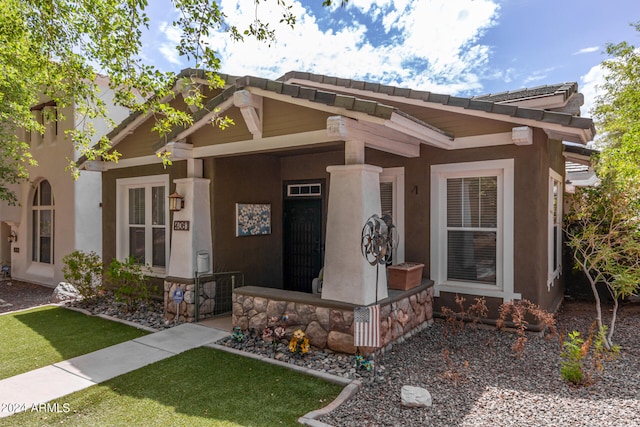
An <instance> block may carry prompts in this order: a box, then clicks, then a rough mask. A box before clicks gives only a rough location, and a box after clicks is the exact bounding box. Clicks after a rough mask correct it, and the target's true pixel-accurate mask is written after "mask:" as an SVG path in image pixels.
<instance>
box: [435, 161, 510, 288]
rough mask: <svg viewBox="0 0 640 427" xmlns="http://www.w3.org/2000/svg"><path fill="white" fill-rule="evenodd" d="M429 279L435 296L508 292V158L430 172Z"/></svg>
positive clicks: (454, 165)
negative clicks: (434, 285) (455, 293)
mask: <svg viewBox="0 0 640 427" xmlns="http://www.w3.org/2000/svg"><path fill="white" fill-rule="evenodd" d="M430 250H431V278H432V280H434V282H435V284H436V288H435V291H436V295H439V292H441V291H444V292H459V293H467V294H471V295H486V296H494V297H502V298H503V299H505V300H511V299H517V298H520V296H519V295H517V294H514V292H513V159H505V160H493V161H485V162H469V163H454V164H446V165H435V166H432V167H431V248H430Z"/></svg>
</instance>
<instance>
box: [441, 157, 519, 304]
mask: <svg viewBox="0 0 640 427" xmlns="http://www.w3.org/2000/svg"><path fill="white" fill-rule="evenodd" d="M478 176H497V177H498V212H497V213H498V227H497V228H498V232H497V236H496V284H495V285H487V284H479V283H470V282H462V281H452V280H447V255H446V254H447V232H446V224H447V222H446V217H447V215H446V209H447V179H448V178H465V177H478ZM513 236H514V160H513V159H502V160H489V161H480V162H466V163H450V164H442V165H433V166H431V242H430V245H431V246H430V252H431V256H430V262H431V280H433V281H434V284H435V286H434V291H435V296H439V295H440V292H452V293H464V294H469V295H482V296H487V297H497V298H502V299H503V300H504V301H512V300H514V299H521V298H522V296H521V295H520V294H519V293H518V294H517V293H515V292H514V265H513V264H514V255H513V240H514V239H513Z"/></svg>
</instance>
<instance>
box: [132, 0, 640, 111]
mask: <svg viewBox="0 0 640 427" xmlns="http://www.w3.org/2000/svg"><path fill="white" fill-rule="evenodd" d="M149 3H150V5H149V9H148V13H149V15H150V18H151V30H150V31H149V32H148V34H147V35H146V36H145V38H144V39H143V43H144V52H143V53H144V56H145V59H146V60H147V61H149V62H151V63H153V64H154V65H156V66H158V67H159V68H160V69H162V70H165V71H176V72H177V71H180V70H181V69H183V68H186V67H189V66H193V64H191V63H189V62H188V61H186V60H185V59H184V58H179V57H178V56H177V52H176V50H175V45H176V44H177V41H178V38H179V34H178V33H177V32H176V30H175V29H174V28H173V27H172V26H171V22H172V21H173V20H174V19H175V18H176V16H177V13H176V12H175V10H173V8H172V7H171V5H170V3H169V1H168V0H152V1H150V2H149ZM219 3H220V4H221V6H222V8H223V10H224V11H225V13H226V14H227V15H228V16H229V20H230V21H231V22H232V23H234V24H237V25H239V26H246V25H247V24H248V23H249V22H251V20H252V19H253V18H254V16H255V12H256V7H255V5H254V1H253V0H220V2H219ZM288 3H289V4H291V5H293V8H294V9H293V10H294V13H295V14H296V15H297V16H298V23H297V25H296V26H295V28H294V29H290V28H288V27H286V26H284V25H281V24H279V23H278V21H279V18H280V12H279V10H278V8H277V6H276V1H275V0H270V1H266V2H265V1H264V0H263V2H262V3H261V5H260V6H259V7H258V9H257V13H258V15H259V16H260V17H261V19H263V20H265V21H267V22H270V23H271V26H272V27H273V28H275V29H276V35H277V37H278V40H277V42H276V43H273V44H272V45H271V46H270V47H268V46H267V45H265V44H263V43H259V42H255V41H247V42H244V43H236V42H232V41H231V40H230V39H229V38H228V37H227V36H225V35H216V36H215V37H213V38H212V39H211V40H210V42H211V44H212V46H214V48H215V49H216V50H217V51H218V52H219V54H220V56H221V58H222V67H221V71H222V72H225V73H228V74H235V75H246V74H251V75H257V76H261V77H267V78H277V77H279V76H281V75H282V74H284V73H285V72H287V71H291V70H297V71H309V72H313V73H318V74H326V75H332V76H338V77H344V78H352V79H359V80H367V81H376V82H381V83H384V84H391V85H396V86H402V87H411V88H415V89H422V90H430V91H433V92H439V93H447V94H454V95H461V96H465V95H479V94H485V93H496V92H501V91H506V90H514V89H519V88H524V87H535V86H540V85H545V84H553V83H560V82H567V81H576V82H578V84H579V85H580V90H581V92H583V93H584V95H585V106H584V107H583V115H589V114H588V111H589V108H590V106H591V104H592V102H593V99H594V97H595V96H596V95H597V85H598V83H599V82H600V81H601V79H602V72H601V70H600V68H599V64H600V63H601V62H602V60H603V59H605V58H606V55H605V54H604V49H605V47H606V44H607V43H617V42H620V41H628V42H631V43H633V44H635V45H640V37H639V34H638V33H637V32H636V31H635V30H634V29H633V27H631V26H630V25H629V24H630V23H632V22H636V21H640V2H638V0H608V1H605V0H414V1H410V0H350V1H349V3H348V5H347V7H345V8H341V7H338V6H336V7H332V8H323V7H321V3H322V0H303V1H292V0H288ZM337 3H339V1H337Z"/></svg>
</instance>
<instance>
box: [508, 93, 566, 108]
mask: <svg viewBox="0 0 640 427" xmlns="http://www.w3.org/2000/svg"><path fill="white" fill-rule="evenodd" d="M568 101H569V100H568V99H567V100H565V99H564V94H557V95H544V96H537V97H532V98H524V99H522V98H520V99H513V100H507V101H498V102H497V104H505V105H517V106H518V107H527V108H543V109H549V108H560V107H564V106H565V105H566V104H567V102H568Z"/></svg>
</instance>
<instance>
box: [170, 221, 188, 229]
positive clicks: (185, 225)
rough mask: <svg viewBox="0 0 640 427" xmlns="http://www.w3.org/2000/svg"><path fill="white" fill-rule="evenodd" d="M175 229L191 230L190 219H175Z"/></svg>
mask: <svg viewBox="0 0 640 427" xmlns="http://www.w3.org/2000/svg"><path fill="white" fill-rule="evenodd" d="M173 229H174V230H176V231H189V221H173Z"/></svg>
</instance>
